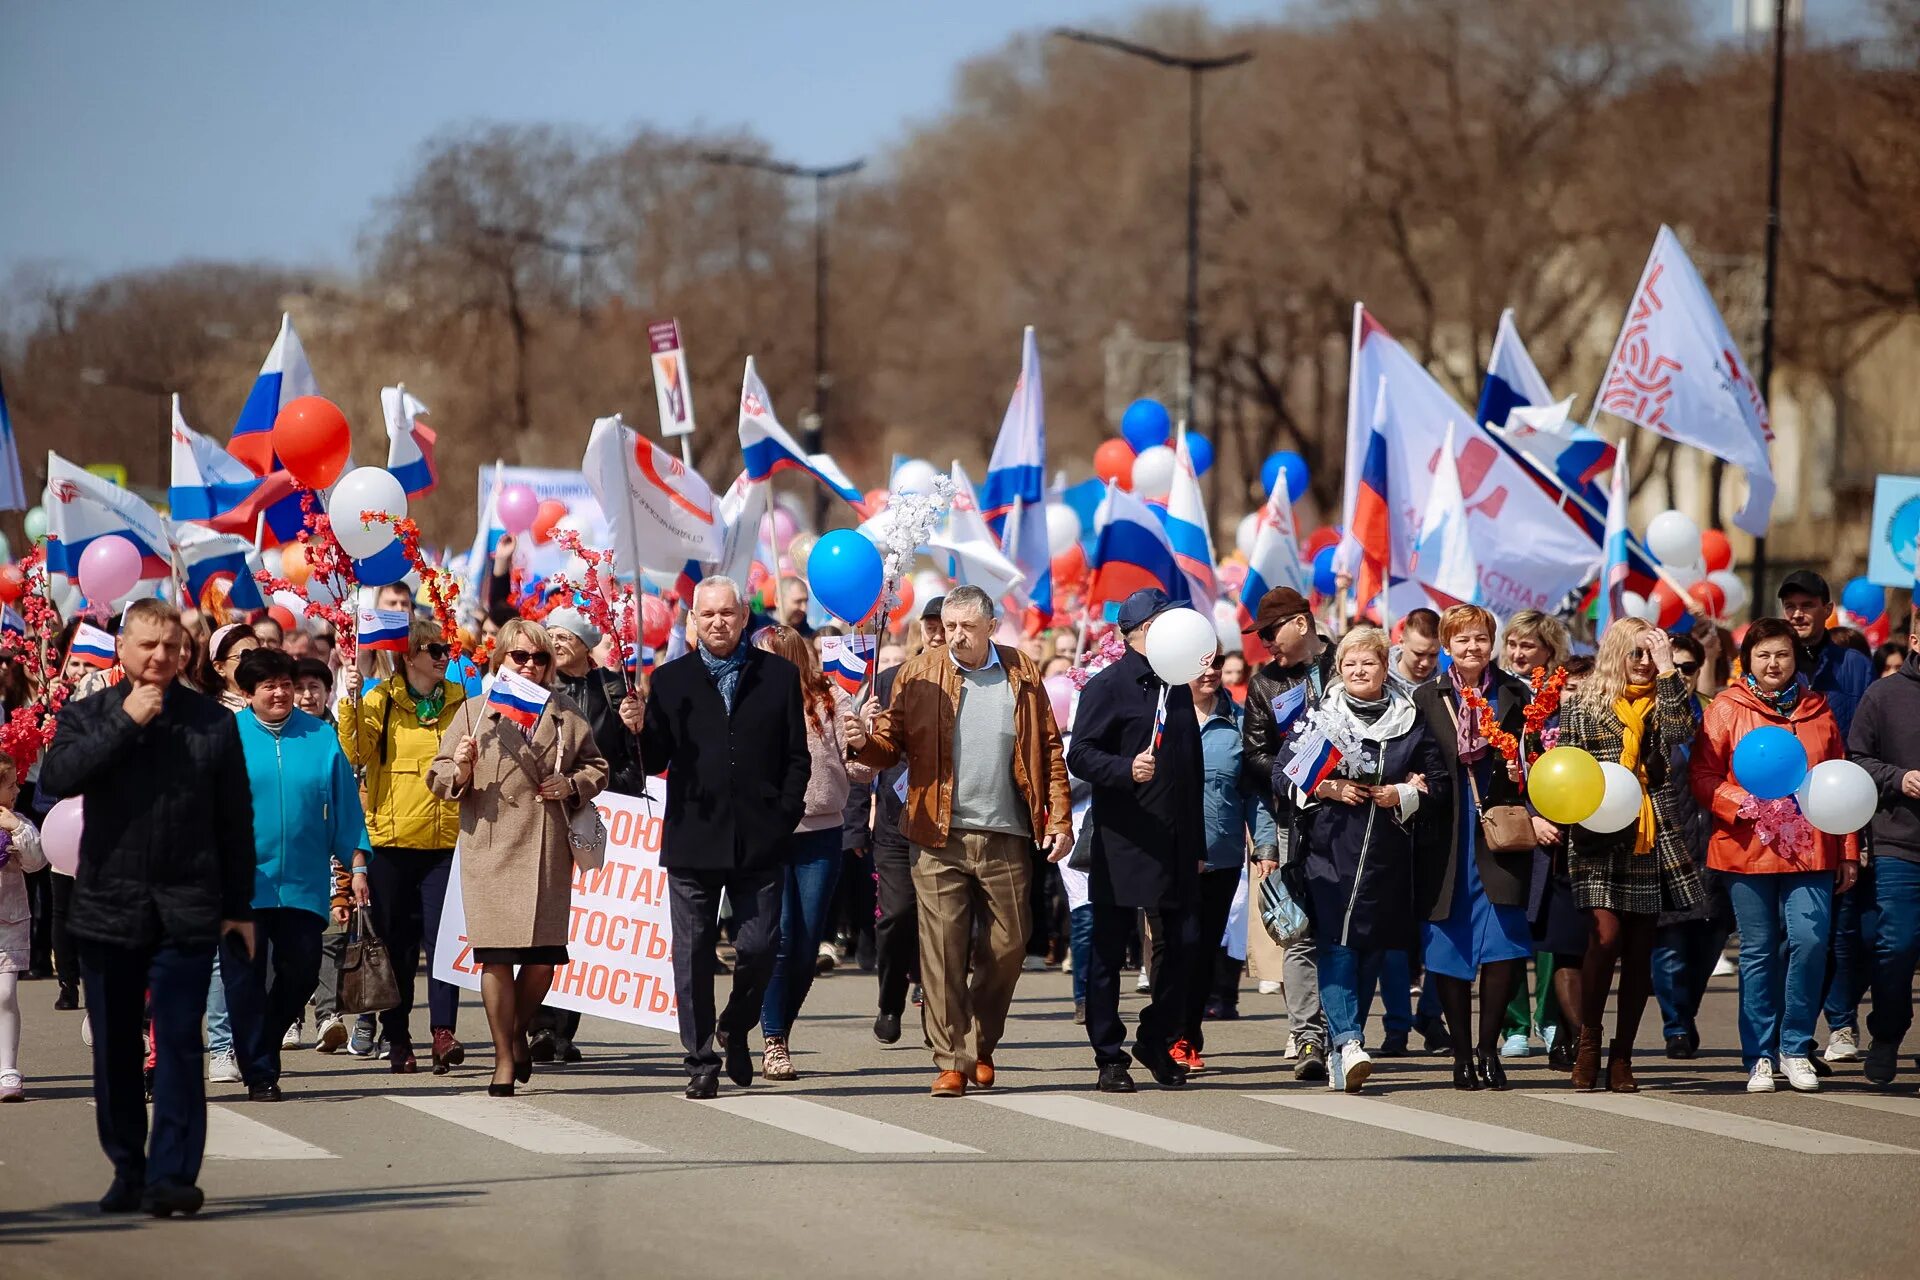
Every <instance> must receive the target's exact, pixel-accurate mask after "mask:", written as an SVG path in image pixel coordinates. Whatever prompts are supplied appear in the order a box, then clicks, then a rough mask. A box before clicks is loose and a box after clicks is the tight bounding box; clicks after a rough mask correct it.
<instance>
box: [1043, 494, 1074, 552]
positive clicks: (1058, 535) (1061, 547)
mask: <svg viewBox="0 0 1920 1280" xmlns="http://www.w3.org/2000/svg"><path fill="white" fill-rule="evenodd" d="M1078 541H1080V513H1079V512H1077V511H1075V510H1074V509H1073V508H1072V507H1070V506H1068V505H1067V504H1066V503H1064V502H1049V503H1048V504H1047V551H1048V553H1049V554H1051V555H1056V556H1061V555H1065V554H1066V553H1067V549H1068V548H1069V547H1071V546H1073V544H1074V543H1076V542H1078Z"/></svg>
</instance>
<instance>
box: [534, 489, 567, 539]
mask: <svg viewBox="0 0 1920 1280" xmlns="http://www.w3.org/2000/svg"><path fill="white" fill-rule="evenodd" d="M566 518H567V504H566V503H564V502H562V501H560V499H558V498H548V499H547V500H546V501H544V502H542V503H541V504H540V510H539V512H538V513H537V514H535V516H534V517H533V528H532V529H530V530H528V532H530V533H531V534H533V543H534V545H535V546H545V545H546V544H547V543H549V542H551V541H553V526H555V525H557V524H559V523H560V522H561V521H562V520H565V519H566Z"/></svg>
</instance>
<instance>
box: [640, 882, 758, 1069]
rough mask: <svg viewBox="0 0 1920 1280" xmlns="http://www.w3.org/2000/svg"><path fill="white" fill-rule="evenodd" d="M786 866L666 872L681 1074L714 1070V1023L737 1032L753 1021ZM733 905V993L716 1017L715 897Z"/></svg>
mask: <svg viewBox="0 0 1920 1280" xmlns="http://www.w3.org/2000/svg"><path fill="white" fill-rule="evenodd" d="M785 888H786V867H785V866H783V865H779V864H776V865H774V866H771V867H762V868H759V869H757V870H753V871H685V870H679V869H672V868H670V869H669V870H668V871H667V895H668V907H669V913H670V916H671V918H672V923H673V994H674V998H675V999H676V1000H678V1001H679V1004H680V1043H681V1045H682V1046H683V1047H684V1048H685V1049H686V1051H687V1057H686V1064H687V1073H688V1074H689V1075H696V1076H698V1075H707V1074H711V1073H713V1072H715V1071H718V1070H719V1069H720V1054H719V1052H718V1051H717V1050H715V1048H714V1047H713V1032H714V1028H715V1026H716V1025H717V1026H718V1027H719V1028H720V1029H721V1030H723V1031H725V1032H726V1033H727V1034H728V1035H729V1036H744V1035H746V1034H747V1030H748V1028H750V1027H752V1026H755V1025H756V1024H758V1023H759V1021H760V1005H761V1002H762V1001H763V1000H764V999H765V997H766V994H767V979H768V978H770V977H772V976H773V961H774V957H775V956H776V955H777V954H778V953H779V950H780V899H781V893H782V891H783V890H784V889H785ZM723 892H724V893H725V894H726V895H727V901H728V903H730V904H731V905H732V907H733V950H734V962H733V991H732V992H731V994H729V995H728V997H727V1007H726V1009H725V1010H724V1011H723V1012H722V1013H721V1014H720V1015H719V1018H718V1020H717V1022H716V1020H715V1017H714V1012H713V979H714V975H715V973H716V972H717V971H718V968H719V965H718V961H717V958H716V957H715V956H714V953H713V949H714V946H715V945H716V944H717V943H718V942H719V941H720V895H721V894H722V893H723Z"/></svg>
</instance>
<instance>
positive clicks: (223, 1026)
mask: <svg viewBox="0 0 1920 1280" xmlns="http://www.w3.org/2000/svg"><path fill="white" fill-rule="evenodd" d="M207 1052H208V1053H232V1052H233V1020H232V1019H231V1018H229V1017H228V1016H227V984H226V983H224V982H222V981H221V980H220V948H218V947H215V948H214V949H213V981H212V982H211V983H210V984H208V986H207Z"/></svg>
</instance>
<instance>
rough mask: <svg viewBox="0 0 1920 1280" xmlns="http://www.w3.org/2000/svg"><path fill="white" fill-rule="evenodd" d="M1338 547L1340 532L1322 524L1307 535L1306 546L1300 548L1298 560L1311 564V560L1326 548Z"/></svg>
mask: <svg viewBox="0 0 1920 1280" xmlns="http://www.w3.org/2000/svg"><path fill="white" fill-rule="evenodd" d="M1339 545H1340V531H1339V530H1338V529H1334V528H1330V527H1329V526H1327V525H1324V524H1323V525H1321V526H1320V527H1319V528H1318V529H1315V530H1314V531H1313V532H1312V533H1310V534H1308V535H1307V545H1306V546H1305V547H1303V548H1301V556H1300V558H1301V559H1302V560H1304V561H1306V562H1307V563H1308V564H1311V563H1313V558H1314V557H1315V556H1317V555H1319V554H1320V553H1321V552H1322V551H1325V550H1326V549H1327V548H1328V547H1337V546H1339Z"/></svg>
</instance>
